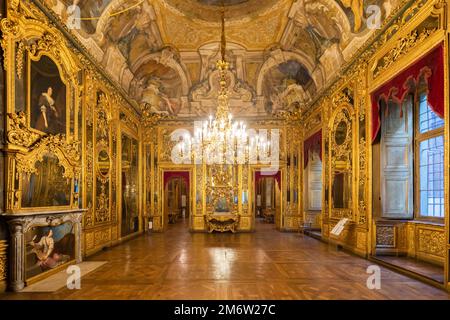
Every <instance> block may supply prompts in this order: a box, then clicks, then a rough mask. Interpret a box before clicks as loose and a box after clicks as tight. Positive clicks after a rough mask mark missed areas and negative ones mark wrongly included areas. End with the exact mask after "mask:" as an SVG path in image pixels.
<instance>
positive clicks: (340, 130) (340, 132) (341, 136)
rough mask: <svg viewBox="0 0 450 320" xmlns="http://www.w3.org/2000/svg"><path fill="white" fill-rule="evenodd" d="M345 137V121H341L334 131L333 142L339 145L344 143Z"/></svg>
mask: <svg viewBox="0 0 450 320" xmlns="http://www.w3.org/2000/svg"><path fill="white" fill-rule="evenodd" d="M346 139H347V122H345V121H341V122H339V123H338V125H337V126H336V131H335V132H334V142H335V143H336V144H337V145H338V146H340V145H342V144H344V143H345V140H346Z"/></svg>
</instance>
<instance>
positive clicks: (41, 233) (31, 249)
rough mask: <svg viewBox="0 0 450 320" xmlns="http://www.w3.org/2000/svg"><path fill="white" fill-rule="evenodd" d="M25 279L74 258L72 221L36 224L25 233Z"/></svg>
mask: <svg viewBox="0 0 450 320" xmlns="http://www.w3.org/2000/svg"><path fill="white" fill-rule="evenodd" d="M25 241H26V242H25V243H26V251H25V255H26V258H25V263H26V267H25V268H26V274H25V276H26V279H27V280H29V279H30V278H33V277H36V276H38V275H40V274H42V273H44V272H47V271H50V270H52V269H56V268H58V267H60V266H62V265H64V264H66V263H68V262H71V261H73V260H74V259H75V232H74V225H73V223H72V222H65V223H62V224H60V225H58V226H36V227H33V228H31V229H30V230H28V231H27V232H26V234H25Z"/></svg>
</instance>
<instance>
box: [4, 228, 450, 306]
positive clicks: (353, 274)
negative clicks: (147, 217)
mask: <svg viewBox="0 0 450 320" xmlns="http://www.w3.org/2000/svg"><path fill="white" fill-rule="evenodd" d="M88 260H91V261H108V263H106V264H105V265H104V266H102V267H101V268H99V269H97V270H96V271H94V272H92V273H90V274H88V275H87V276H85V277H83V278H82V280H81V289H80V290H69V289H66V288H64V289H61V290H59V291H58V292H55V293H45V294H44V293H6V294H3V295H1V296H0V299H207V300H211V299H403V300H412V299H434V300H436V299H449V298H450V295H449V293H447V292H445V291H443V290H439V289H437V288H435V287H432V286H429V285H427V284H425V283H422V282H419V281H416V280H414V279H411V278H409V277H406V276H403V275H400V274H398V273H395V272H393V271H390V270H388V269H386V268H383V267H381V276H382V277H381V289H380V290H370V289H368V288H367V286H366V281H367V278H368V276H369V275H368V274H367V273H366V270H367V267H368V266H369V265H372V264H373V262H370V261H367V260H364V259H361V258H358V257H355V256H353V255H350V254H348V253H345V252H342V251H338V250H336V248H335V247H333V246H329V245H327V244H324V243H322V242H320V241H318V240H315V239H313V238H310V237H308V236H302V235H299V234H296V233H281V232H278V231H276V230H274V227H273V225H269V224H259V225H258V227H257V231H256V232H255V233H248V234H228V233H227V234H200V233H194V234H193V233H189V232H188V231H187V226H185V225H183V223H178V224H176V225H173V226H171V227H170V229H169V230H168V231H167V232H165V233H162V234H147V235H143V236H140V237H138V238H135V239H133V240H131V241H128V242H126V243H124V244H121V245H119V246H117V247H114V248H110V249H108V250H106V251H102V252H100V253H98V254H96V255H94V256H92V257H90V258H89V259H88Z"/></svg>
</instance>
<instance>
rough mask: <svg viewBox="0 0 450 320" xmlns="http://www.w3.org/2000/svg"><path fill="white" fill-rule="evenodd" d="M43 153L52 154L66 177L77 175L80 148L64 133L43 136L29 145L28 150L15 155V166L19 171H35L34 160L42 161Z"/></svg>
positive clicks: (29, 172)
mask: <svg viewBox="0 0 450 320" xmlns="http://www.w3.org/2000/svg"><path fill="white" fill-rule="evenodd" d="M45 154H53V155H55V156H56V157H57V158H58V161H59V164H60V165H61V166H62V167H63V168H64V174H63V176H64V177H65V178H67V179H69V178H76V177H79V175H80V171H81V167H80V150H79V142H77V141H75V142H71V143H69V142H67V140H66V137H65V136H64V135H60V134H58V135H55V136H45V137H43V138H42V139H41V140H39V141H38V142H37V143H36V144H35V145H33V146H32V147H31V149H30V150H29V152H27V153H25V154H23V153H19V154H17V156H16V167H17V171H18V172H19V173H25V174H31V173H36V172H37V169H36V166H35V165H36V162H38V161H42V160H43V157H44V155H45Z"/></svg>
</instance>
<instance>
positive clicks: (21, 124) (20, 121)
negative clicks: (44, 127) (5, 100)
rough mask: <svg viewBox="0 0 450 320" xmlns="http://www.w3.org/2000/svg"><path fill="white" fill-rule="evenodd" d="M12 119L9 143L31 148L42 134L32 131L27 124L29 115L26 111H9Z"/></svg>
mask: <svg viewBox="0 0 450 320" xmlns="http://www.w3.org/2000/svg"><path fill="white" fill-rule="evenodd" d="M8 117H9V119H11V124H10V129H9V130H8V133H7V139H8V142H9V143H12V144H14V145H17V146H19V147H25V148H29V147H31V146H32V145H33V144H34V143H36V141H38V140H39V138H40V135H39V134H37V133H35V132H32V131H31V130H30V128H29V127H28V125H27V116H26V114H25V113H24V112H22V111H21V112H18V113H8Z"/></svg>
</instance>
